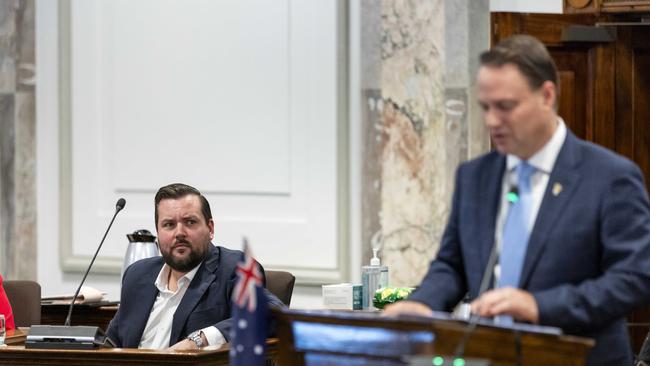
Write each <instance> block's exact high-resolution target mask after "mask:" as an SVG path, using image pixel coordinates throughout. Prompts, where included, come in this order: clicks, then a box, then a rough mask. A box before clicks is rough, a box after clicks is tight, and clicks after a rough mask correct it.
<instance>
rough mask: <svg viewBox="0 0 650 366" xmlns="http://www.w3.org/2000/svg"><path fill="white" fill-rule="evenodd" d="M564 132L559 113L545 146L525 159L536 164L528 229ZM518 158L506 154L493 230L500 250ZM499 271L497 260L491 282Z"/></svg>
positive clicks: (495, 281)
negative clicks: (509, 194) (551, 134)
mask: <svg viewBox="0 0 650 366" xmlns="http://www.w3.org/2000/svg"><path fill="white" fill-rule="evenodd" d="M566 134H567V130H566V126H565V125H564V121H563V120H562V118H559V117H558V122H557V128H556V129H555V132H554V133H553V136H552V137H551V139H550V140H549V141H548V142H547V143H546V145H544V147H542V148H541V149H540V150H539V151H538V152H536V153H535V154H534V155H533V156H531V157H530V158H529V159H528V164H530V165H532V166H533V167H534V168H535V172H534V173H533V174H532V175H531V177H530V188H531V196H532V205H531V212H530V217H529V221H528V231H529V232H531V231H532V230H533V227H534V225H535V220H536V219H537V213H538V212H539V207H540V206H541V204H542V199H543V198H544V192H546V187H547V186H548V180H549V178H550V175H551V171H552V170H553V166H554V165H555V160H557V156H558V155H559V154H560V149H562V145H563V144H564V140H565V139H566ZM520 162H521V159H519V158H518V157H516V156H514V155H510V154H508V155H507V157H506V170H505V171H504V172H503V179H502V183H501V201H500V205H499V213H498V216H497V222H496V228H495V230H494V237H495V238H494V240H495V243H496V245H497V248H498V250H499V253H500V252H501V247H502V236H503V226H504V225H505V222H506V217H507V215H508V209H509V208H510V204H509V202H508V197H507V196H508V192H510V189H512V187H513V186H517V182H518V177H517V169H516V168H517V165H519V163H520ZM500 274H501V268H500V266H499V264H498V263H497V265H496V266H494V283H498V281H499V276H500Z"/></svg>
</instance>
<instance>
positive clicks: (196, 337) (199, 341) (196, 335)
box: [187, 330, 203, 348]
mask: <svg viewBox="0 0 650 366" xmlns="http://www.w3.org/2000/svg"><path fill="white" fill-rule="evenodd" d="M187 339H189V340H190V341H192V342H194V343H195V344H196V346H197V347H199V348H201V347H203V338H201V331H200V330H197V331H194V332H192V333H190V335H188V336H187Z"/></svg>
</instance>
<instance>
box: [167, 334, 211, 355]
mask: <svg viewBox="0 0 650 366" xmlns="http://www.w3.org/2000/svg"><path fill="white" fill-rule="evenodd" d="M201 339H203V344H204V345H206V346H207V345H208V340H207V339H206V338H205V335H204V334H203V332H201ZM169 349H170V350H172V351H190V350H195V349H199V347H197V346H196V343H194V341H192V340H191V339H183V340H182V341H180V342H178V343H176V344H175V345H173V346H171V347H169Z"/></svg>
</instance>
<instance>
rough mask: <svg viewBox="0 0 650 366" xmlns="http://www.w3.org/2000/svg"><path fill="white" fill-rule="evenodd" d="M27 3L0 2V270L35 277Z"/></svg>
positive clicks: (31, 37)
mask: <svg viewBox="0 0 650 366" xmlns="http://www.w3.org/2000/svg"><path fill="white" fill-rule="evenodd" d="M34 26H35V23H34V1H33V0H11V1H9V0H7V1H1V2H0V116H1V117H2V118H0V127H1V130H2V135H1V136H0V166H1V168H2V169H0V272H2V273H3V274H4V275H5V276H6V278H8V279H32V280H35V279H36V249H37V242H36V232H37V230H36V161H35V159H36V106H35V83H36V81H35V80H36V77H35V76H36V74H35V72H36V70H35V66H34V65H35V28H34Z"/></svg>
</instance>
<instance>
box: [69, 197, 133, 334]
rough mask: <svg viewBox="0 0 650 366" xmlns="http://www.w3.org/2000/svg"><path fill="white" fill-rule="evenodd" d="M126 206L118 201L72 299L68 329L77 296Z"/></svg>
mask: <svg viewBox="0 0 650 366" xmlns="http://www.w3.org/2000/svg"><path fill="white" fill-rule="evenodd" d="M120 203H121V205H120ZM125 204H126V200H125V199H124V198H120V199H119V200H118V201H117V204H116V205H115V213H114V214H113V218H112V219H111V222H110V223H109V224H108V227H107V228H106V231H105V232H104V236H103V237H102V240H101V241H100V242H99V246H98V247H97V250H96V251H95V255H93V259H91V260H90V264H89V265H88V268H87V269H86V273H84V277H83V278H82V279H81V283H80V284H79V287H77V291H75V293H74V296H73V297H72V301H71V302H70V308H68V316H67V317H66V318H65V323H63V325H64V326H66V327H69V326H70V318H71V317H72V309H73V308H74V303H75V301H77V296H79V291H81V287H82V286H83V284H84V282H85V281H86V277H88V273H89V272H90V269H91V268H92V266H93V264H94V263H95V258H97V254H99V250H100V249H102V245H104V240H106V235H108V231H109V230H110V229H111V226H113V221H115V217H117V214H118V212H120V211H122V209H123V208H124V205H125Z"/></svg>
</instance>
